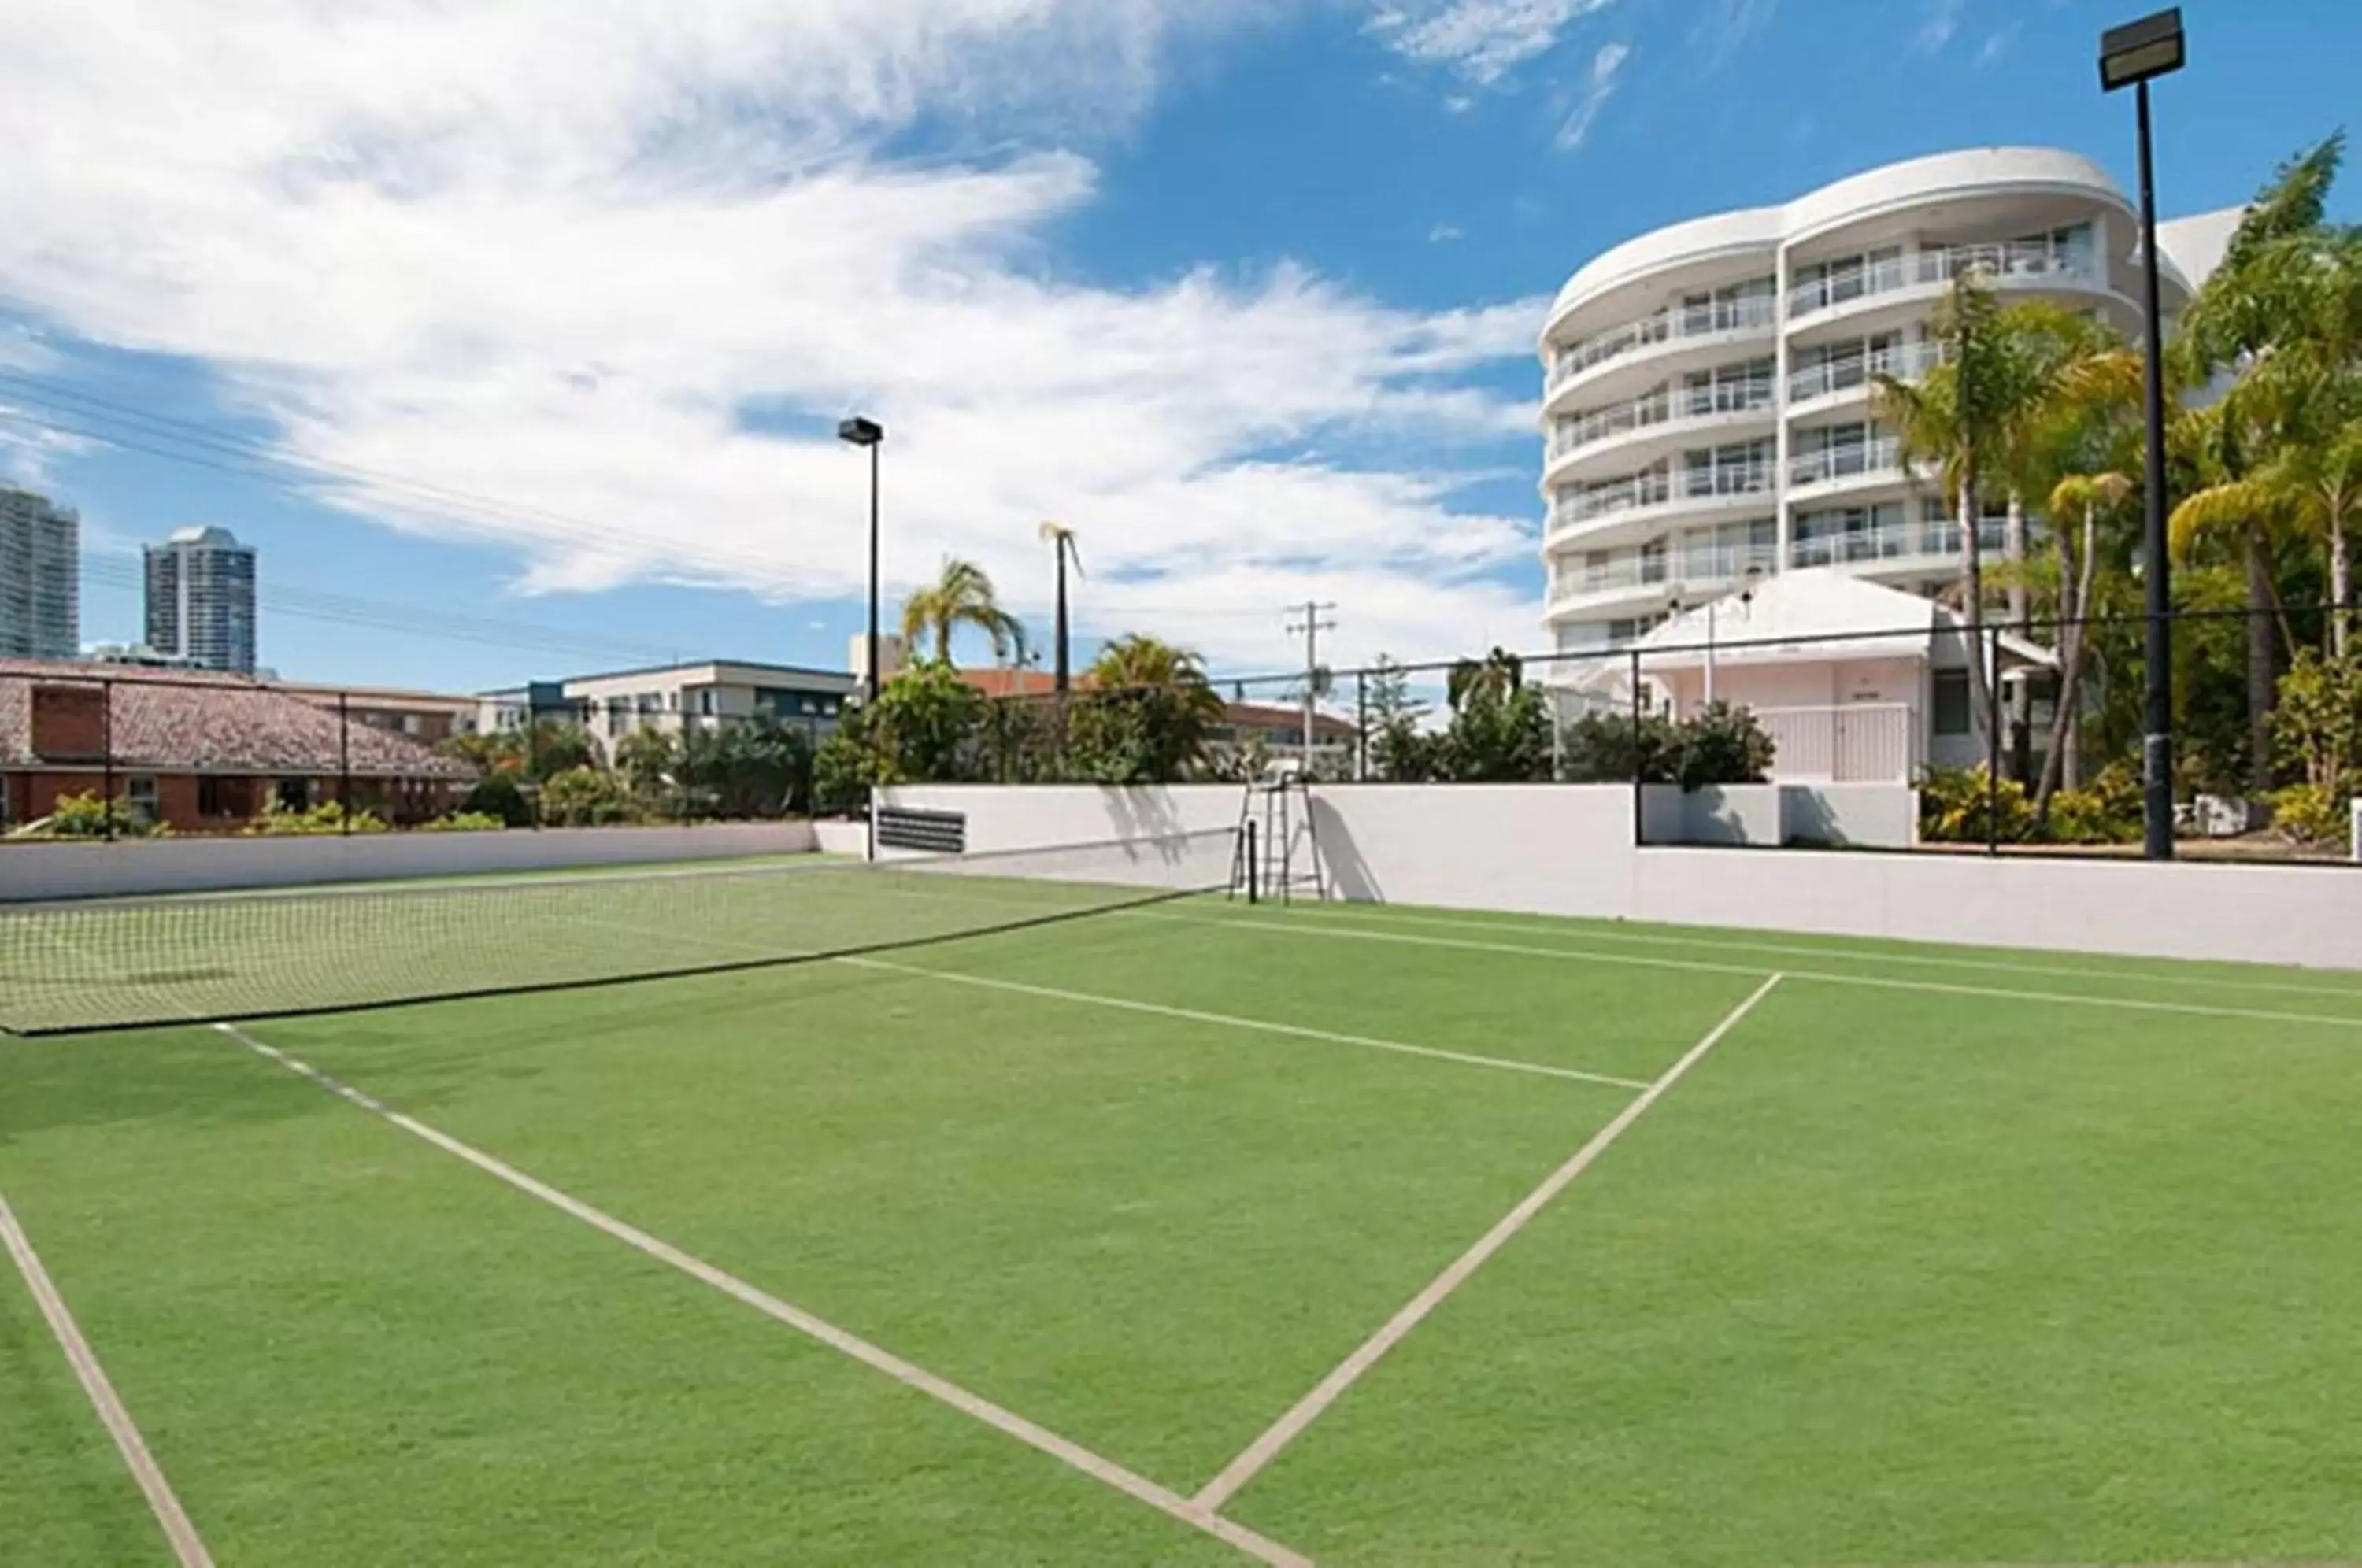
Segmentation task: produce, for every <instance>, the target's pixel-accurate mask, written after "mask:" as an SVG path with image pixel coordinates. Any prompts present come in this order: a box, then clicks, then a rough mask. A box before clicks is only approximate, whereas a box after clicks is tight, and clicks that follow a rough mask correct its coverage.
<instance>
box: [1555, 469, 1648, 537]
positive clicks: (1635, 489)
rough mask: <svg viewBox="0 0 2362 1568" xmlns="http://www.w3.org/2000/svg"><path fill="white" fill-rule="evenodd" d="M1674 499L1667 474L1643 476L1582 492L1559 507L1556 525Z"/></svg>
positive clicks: (1574, 494)
mask: <svg viewBox="0 0 2362 1568" xmlns="http://www.w3.org/2000/svg"><path fill="white" fill-rule="evenodd" d="M1671 499H1672V484H1671V482H1670V481H1669V480H1667V479H1666V478H1665V476H1664V475H1663V474H1642V475H1640V476H1639V477H1638V478H1635V479H1628V480H1617V481H1616V482H1615V483H1614V484H1603V485H1598V486H1595V487H1594V488H1592V489H1590V490H1579V491H1575V492H1574V493H1573V495H1570V496H1568V497H1567V498H1566V499H1564V500H1563V501H1562V502H1559V503H1558V508H1557V510H1556V512H1555V513H1553V514H1552V521H1553V522H1555V523H1558V524H1560V525H1564V524H1568V523H1587V522H1589V521H1591V520H1592V519H1593V518H1595V517H1611V516H1614V515H1615V514H1616V513H1618V512H1630V511H1632V510H1633V509H1635V508H1636V507H1642V506H1657V505H1661V504H1662V503H1663V502H1666V501H1669V500H1671Z"/></svg>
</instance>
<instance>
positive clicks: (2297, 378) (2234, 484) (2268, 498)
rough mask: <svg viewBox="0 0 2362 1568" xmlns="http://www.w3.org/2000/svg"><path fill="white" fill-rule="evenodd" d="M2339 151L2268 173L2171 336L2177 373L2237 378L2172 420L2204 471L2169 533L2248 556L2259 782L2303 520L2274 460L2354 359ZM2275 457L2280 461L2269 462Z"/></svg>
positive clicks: (2355, 308)
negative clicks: (2290, 573) (2218, 542)
mask: <svg viewBox="0 0 2362 1568" xmlns="http://www.w3.org/2000/svg"><path fill="white" fill-rule="evenodd" d="M2344 152H2345V138H2344V136H2343V133H2340V134H2339V135H2336V136H2332V137H2330V138H2327V139H2326V140H2324V141H2323V142H2321V143H2320V144H2319V145H2317V146H2315V147H2313V148H2312V149H2308V150H2307V151H2305V152H2303V153H2301V154H2300V155H2299V156H2298V157H2296V158H2295V159H2292V160H2290V161H2289V162H2287V163H2285V164H2283V165H2281V166H2280V168H2279V169H2278V170H2276V171H2274V173H2273V177H2272V180H2271V182H2270V183H2269V184H2268V185H2267V186H2266V187H2265V188H2264V190H2263V191H2262V192H2261V193H2259V194H2258V195H2257V198H2256V201H2255V204H2253V205H2252V206H2250V207H2249V208H2248V209H2247V213H2246V216H2245V217H2243V218H2242V219H2241V220H2240V222H2239V226H2238V228H2237V229H2236V230H2235V231H2234V232H2233V234H2232V236H2231V241H2230V244H2229V245H2228V246H2227V247H2226V248H2224V253H2223V261H2222V264H2221V265H2220V266H2218V267H2217V268H2216V269H2215V270H2214V272H2213V275H2212V276H2210V277H2209V278H2208V279H2207V280H2206V282H2205V284H2204V285H2203V286H2202V287H2201V288H2200V289H2199V291H2198V293H2197V295H2196V296H2195V297H2194V298H2193V299H2192V300H2191V303H2190V306H2189V309H2188V310H2187V311H2185V312H2184V313H2183V315H2182V331H2181V336H2180V339H2179V340H2178V341H2177V343H2176V345H2175V357H2176V361H2177V362H2176V365H2175V370H2176V372H2177V376H2178V379H2179V380H2180V381H2182V382H2183V383H2184V384H2186V385H2191V386H2202V385H2205V384H2208V383H2209V382H2212V381H2214V380H2215V379H2216V378H2218V377H2220V376H2222V375H2223V374H2224V373H2225V372H2228V373H2229V374H2231V375H2232V376H2233V377H2234V378H2235V380H2234V381H2233V383H2232V385H2231V388H2230V390H2229V391H2228V392H2225V393H2224V396H2223V397H2222V398H2221V399H2220V400H2219V401H2218V402H2216V403H2213V405H2212V406H2210V407H2207V408H2204V409H2201V410H2197V411H2193V412H2191V413H2190V414H2184V415H2182V416H2181V417H2180V419H2178V420H2177V421H2176V422H2175V427H2176V434H2177V435H2178V436H2180V446H2181V447H2182V449H2183V454H2184V456H2185V458H2187V459H2188V460H2190V461H2191V463H2192V464H2193V465H2194V466H2195V467H2196V469H2198V472H2199V476H2200V479H2201V480H2202V488H2201V489H2200V490H2199V491H2197V492H2196V493H2194V494H2192V495H2191V496H2189V497H2188V498H2186V499H2185V500H2184V501H2183V502H2181V504H2180V506H2178V507H2176V508H2175V509H2174V513H2173V517H2172V521H2171V534H2172V538H2173V544H2174V549H2175V553H2176V554H2177V555H2179V554H2182V553H2185V552H2187V551H2188V550H2189V549H2190V548H2191V547H2192V546H2194V545H2195V544H2196V543H2197V542H2198V541H2200V540H2202V539H2203V538H2206V537H2209V536H2213V537H2217V538H2222V539H2224V540H2226V541H2235V542H2236V544H2237V547H2238V548H2239V552H2240V555H2241V556H2242V558H2243V560H2244V564H2245V567H2246V582H2247V727H2248V774H2249V787H2250V788H2251V789H2253V790H2257V792H2259V793H2260V792H2261V791H2263V790H2268V789H2269V788H2270V787H2271V781H2272V766H2271V711H2272V704H2273V700H2274V696H2275V693H2276V690H2277V685H2278V681H2277V676H2278V670H2277V668H2276V665H2277V661H2276V658H2275V656H2274V650H2273V646H2272V626H2273V624H2274V621H2275V618H2276V616H2277V615H2278V613H2279V595H2278V593H2277V591H2276V587H2275V583H2274V580H2273V565H2274V561H2275V559H2276V558H2277V556H2278V554H2279V545H2280V543H2281V542H2282V541H2283V540H2284V539H2286V538H2287V537H2288V536H2290V534H2292V533H2295V532H2298V531H2300V530H2301V529H2302V528H2303V527H2304V526H2305V524H2306V517H2305V512H2306V509H2305V508H2304V507H2303V506H2302V505H2301V504H2300V502H2299V500H2298V496H2297V493H2296V491H2298V490H2299V489H2300V488H2301V486H2300V485H2299V484H2298V483H2297V481H2296V476H2295V473H2294V472H2293V471H2292V470H2291V469H2290V468H2289V467H2288V466H2286V465H2285V464H2283V459H2287V458H2290V450H2291V448H2292V447H2295V446H2297V445H2299V444H2301V443H2304V442H2306V441H2308V440H2317V439H2318V438H2319V436H2320V435H2321V432H2320V430H2319V428H2318V425H2319V424H2320V423H2321V421H2320V420H2319V419H2318V416H2317V413H2316V410H2315V407H2314V396H2313V394H2314V392H2316V391H2317V390H2318V389H2319V388H2320V387H2321V386H2322V385H2323V381H2324V378H2325V377H2330V376H2334V374H2336V373H2337V372H2339V371H2341V370H2348V369H2350V364H2351V360H2352V359H2353V358H2354V354H2355V349H2356V337H2355V336H2354V334H2355V332H2356V318H2357V316H2362V304H2357V303H2356V291H2357V290H2362V282H2357V278H2362V269H2357V267H2356V263H2355V261H2354V259H2353V253H2354V247H2355V240H2354V238H2353V236H2352V235H2351V233H2350V232H2347V231H2339V230H2332V229H2329V228H2326V227H2325V226H2324V225H2323V213H2324V211H2325V208H2326V205H2327V202H2328V197H2329V190H2330V187H2331V185H2332V184H2333V183H2334V182H2335V180H2336V178H2337V167H2338V164H2339V162H2340V160H2341V159H2342V158H2343V156H2344ZM2276 464H2283V466H2282V467H2281V468H2280V469H2279V471H2278V472H2277V473H2276V471H2275V465H2276ZM2297 466H2299V467H2301V459H2298V460H2297ZM2332 510H2333V515H2331V516H2330V517H2327V518H2324V519H2323V520H2322V521H2323V524H2324V525H2325V527H2326V528H2327V531H2328V532H2329V533H2330V536H2331V537H2330V549H2331V555H2332V558H2333V562H2334V558H2335V557H2336V556H2337V555H2338V554H2340V553H2341V551H2342V549H2343V546H2342V544H2341V543H2340V540H2339V536H2341V535H2342V534H2343V532H2344V522H2345V519H2344V517H2343V516H2340V515H2336V514H2335V513H2336V512H2337V510H2338V509H2336V508H2333V509H2332ZM2334 619H2335V620H2337V621H2340V622H2342V621H2343V619H2344V617H2343V616H2338V617H2334ZM2282 635H2283V637H2284V638H2285V637H2287V636H2288V635H2289V634H2288V629H2287V628H2286V627H2285V625H2283V628H2282ZM2333 635H2336V634H2333Z"/></svg>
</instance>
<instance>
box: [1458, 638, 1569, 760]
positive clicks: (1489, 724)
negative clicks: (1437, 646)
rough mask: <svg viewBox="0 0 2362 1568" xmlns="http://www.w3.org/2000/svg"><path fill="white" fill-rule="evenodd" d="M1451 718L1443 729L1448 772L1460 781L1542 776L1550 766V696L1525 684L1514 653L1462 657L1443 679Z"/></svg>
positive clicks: (1494, 651) (1497, 652)
mask: <svg viewBox="0 0 2362 1568" xmlns="http://www.w3.org/2000/svg"><path fill="white" fill-rule="evenodd" d="M1446 690H1448V691H1449V693H1450V701H1451V726H1450V727H1449V728H1448V729H1446V730H1445V732H1444V734H1443V745H1442V756H1441V764H1442V770H1443V772H1444V774H1445V776H1446V777H1449V778H1452V779H1455V780H1458V781H1460V782H1462V783H1487V782H1490V783H1512V782H1522V781H1527V780H1535V779H1546V778H1550V777H1551V771H1552V759H1551V711H1550V699H1549V698H1548V697H1547V696H1545V695H1544V694H1543V692H1542V691H1541V690H1540V688H1539V687H1532V686H1528V685H1527V684H1526V683H1525V669H1524V667H1523V665H1521V664H1520V663H1519V661H1518V658H1517V656H1515V655H1514V654H1509V653H1505V652H1503V651H1502V650H1501V649H1499V648H1495V649H1494V650H1493V651H1492V653H1491V654H1489V655H1488V656H1486V657H1485V658H1484V659H1482V660H1477V659H1462V660H1461V661H1460V662H1459V663H1458V664H1456V665H1454V666H1452V668H1451V675H1450V677H1449V678H1448V679H1447V682H1446Z"/></svg>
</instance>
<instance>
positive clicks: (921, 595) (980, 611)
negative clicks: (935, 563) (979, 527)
mask: <svg viewBox="0 0 2362 1568" xmlns="http://www.w3.org/2000/svg"><path fill="white" fill-rule="evenodd" d="M962 626H973V627H975V628H976V629H977V631H980V632H982V633H984V634H985V635H987V636H988V637H990V638H991V639H992V653H993V657H995V658H998V659H1001V660H1004V661H1005V660H1007V659H1009V658H1010V657H1016V656H1021V655H1022V654H1023V653H1024V651H1025V627H1024V624H1022V623H1021V622H1020V621H1019V620H1018V619H1017V617H1016V616H1014V615H1012V614H1010V613H1009V612H1008V611H1006V610H1003V609H1002V608H1001V607H1000V601H999V596H998V595H997V594H996V593H995V592H994V591H993V587H992V579H991V578H990V577H988V576H987V575H986V573H985V570H984V569H983V568H982V567H980V566H977V564H976V563H975V562H974V561H966V560H960V559H958V558H954V557H949V556H946V557H945V558H944V565H943V572H942V574H941V575H940V576H939V577H937V578H936V579H935V580H934V581H933V582H932V583H929V584H928V585H927V586H926V587H924V588H922V589H920V590H919V591H917V592H915V593H913V594H911V597H910V598H909V599H908V600H906V601H905V602H903V605H902V636H903V638H904V640H905V641H906V642H908V643H909V644H910V645H911V646H913V647H915V646H918V643H919V640H920V638H921V637H922V636H932V637H933V639H934V646H935V662H936V663H938V664H949V663H950V662H951V657H952V635H953V634H954V633H955V632H956V631H958V630H959V629H960V628H961V627H962Z"/></svg>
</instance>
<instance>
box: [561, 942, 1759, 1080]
mask: <svg viewBox="0 0 2362 1568" xmlns="http://www.w3.org/2000/svg"><path fill="white" fill-rule="evenodd" d="M575 923H577V924H581V925H596V926H598V927H600V928H601V929H602V930H605V931H628V932H632V933H635V934H637V935H641V936H656V935H660V934H662V933H658V932H654V931H651V930H649V929H648V928H646V927H645V926H636V925H624V924H621V923H619V922H614V921H591V920H582V921H577V922H575ZM724 945H727V946H736V945H740V944H733V943H725V944H724ZM750 951H752V949H750ZM764 951H768V950H767V949H765V950H764ZM829 962H830V963H833V964H843V965H846V966H851V967H854V968H860V969H877V970H879V971H882V972H884V973H887V974H894V975H915V976H920V977H924V978H926V979H930V980H944V981H947V982H950V983H952V984H955V985H963V986H977V987H982V988H986V989H988V990H996V991H1010V992H1012V993H1014V994H1016V995H1019V996H1032V997H1042V998H1043V999H1048V1000H1052V1001H1064V1002H1083V1003H1087V1004H1088V1005H1090V1006H1093V1007H1109V1008H1117V1009H1120V1010H1123V1011H1126V1012H1142V1013H1148V1014H1152V1015H1153V1016H1155V1017H1159V1018H1173V1019H1181V1020H1185V1021H1188V1022H1191V1023H1208V1024H1217V1025H1221V1026H1225V1027H1228V1028H1231V1029H1247V1030H1253V1031H1255V1032H1258V1033H1264V1034H1286V1035H1291V1036H1294V1037H1295V1038H1297V1039H1299V1040H1319V1041H1322V1042H1324V1043H1328V1044H1331V1045H1353V1046H1358V1047H1360V1048H1361V1049H1363V1050H1365V1051H1392V1052H1395V1053H1396V1054H1398V1055H1405V1056H1426V1057H1429V1058H1431V1059H1433V1060H1435V1061H1439V1062H1457V1063H1459V1064H1461V1065H1462V1066H1471V1067H1492V1068H1495V1069H1496V1070H1498V1071H1501V1072H1507V1073H1530V1074H1533V1075H1535V1076H1537V1077H1546V1078H1566V1079H1569V1080H1571V1081H1573V1082H1575V1083H1585V1084H1605V1085H1606V1086H1608V1087H1610V1088H1628V1089H1640V1088H1648V1087H1649V1086H1648V1084H1647V1082H1646V1081H1645V1080H1643V1079H1640V1078H1623V1077H1616V1076H1615V1075H1614V1074H1612V1073H1586V1072H1583V1071H1581V1070H1579V1069H1577V1068H1574V1067H1552V1066H1544V1065H1543V1064H1541V1063H1540V1062H1519V1061H1514V1060H1512V1059H1510V1058H1509V1057H1507V1056H1481V1055H1475V1054H1474V1053H1473V1052H1468V1051H1447V1050H1444V1049H1443V1048H1441V1047H1440V1046H1435V1045H1412V1044H1409V1043H1406V1042H1404V1041H1400V1040H1378V1039H1374V1038H1373V1037H1371V1036H1369V1035H1366V1034H1343V1033H1339V1032H1336V1031H1334V1030H1329V1029H1309V1028H1306V1027H1305V1026H1303V1025H1301V1024H1295V1023H1272V1022H1269V1021H1265V1020H1263V1019H1259V1018H1242V1017H1240V1016H1238V1015H1237V1014H1235V1013H1227V1012H1200V1011H1198V1010H1196V1009H1194V1008H1186V1007H1167V1006H1165V1005H1164V1003H1163V1002H1149V1001H1134V1000H1132V999H1131V998H1129V997H1110V996H1104V995H1100V994H1099V993H1097V992H1094V991H1068V990H1060V989H1058V988H1054V987H1051V986H1032V985H1027V984H1026V983H1024V982H1023V981H1021V980H1000V979H995V978H993V977H990V976H987V975H971V974H968V973H966V972H965V971H963V970H958V969H930V968H924V967H922V966H919V965H915V964H893V963H889V962H887V961H886V960H885V959H882V958H866V957H862V956H860V955H846V956H844V957H842V958H832V959H830V960H829ZM1759 972H1760V971H1754V970H1750V971H1749V973H1750V974H1753V973H1759Z"/></svg>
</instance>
